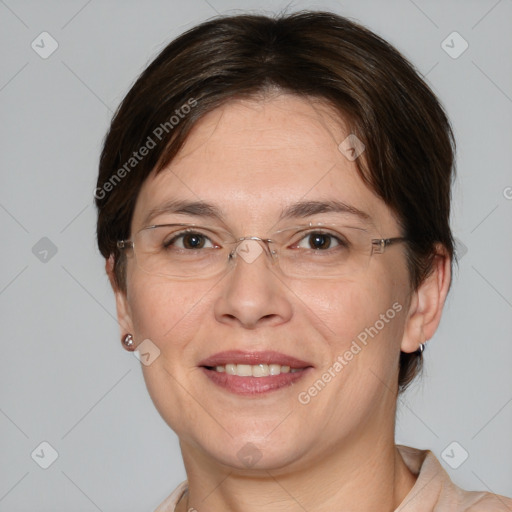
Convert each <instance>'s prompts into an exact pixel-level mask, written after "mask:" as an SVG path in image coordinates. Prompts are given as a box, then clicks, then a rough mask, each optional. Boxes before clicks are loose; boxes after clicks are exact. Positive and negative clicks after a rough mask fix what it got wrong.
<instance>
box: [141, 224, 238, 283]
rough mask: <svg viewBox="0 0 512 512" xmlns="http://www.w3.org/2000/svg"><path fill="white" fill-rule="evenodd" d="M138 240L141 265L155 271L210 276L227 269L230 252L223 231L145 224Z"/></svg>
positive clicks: (163, 273) (198, 276)
mask: <svg viewBox="0 0 512 512" xmlns="http://www.w3.org/2000/svg"><path fill="white" fill-rule="evenodd" d="M134 242H135V243H134V249H135V258H136V260H137V265H138V266H139V267H140V268H141V269H142V270H144V271H145V272H147V273H149V274H152V275H160V276H168V277H177V278H202V277H209V276H212V275H214V274H216V273H218V272H220V271H222V270H223V268H224V266H225V263H226V261H227V259H228V254H229V249H227V245H228V242H229V241H228V240H226V237H225V236H223V235H222V234H221V233H219V232H217V231H213V230H210V229H208V228H203V227H196V226H185V225H181V224H179V225H178V224H172V225H161V226H151V227H148V228H145V229H143V230H141V231H139V232H138V233H137V235H136V237H135V241H134Z"/></svg>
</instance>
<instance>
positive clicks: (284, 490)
mask: <svg viewBox="0 0 512 512" xmlns="http://www.w3.org/2000/svg"><path fill="white" fill-rule="evenodd" d="M453 146H454V144H453V137H452V132H451V129H450V125H449V122H448V120H447V118H446V115H445V113H444V111H443V109H442V107H441V106H440V104H439V102H438V101H437V99H436V98H435V96H434V95H433V94H432V92H431V91H430V90H429V88H428V87H427V86H426V85H425V83H424V82H423V81H422V80H421V78H419V77H418V75H417V74H416V72H415V71H414V70H413V68H412V67H411V65H410V64H409V63H407V61H406V60H405V59H404V58H403V57H402V56H401V55H400V54H399V53H398V52H397V51H396V50H395V49H394V48H392V47H391V46H390V45H388V44H387V43H386V42H384V41H383V40H382V39H380V38H379V37H377V36H376V35H375V34H373V33H371V32H370V31H368V30H367V29H365V28H363V27H361V26H358V25H356V24H354V23H352V22H350V21H348V20H346V19H344V18H341V17H339V16H336V15H334V14H329V13H321V12H303V13H297V14H293V15H291V16H283V17H279V18H277V19H272V18H267V17H264V16H235V17H227V18H219V19H215V20H213V21H210V22H207V23H204V24H202V25H200V26H198V27H196V28H194V29H192V30H190V31H188V32H187V33H185V34H184V35H182V36H181V37H179V38H178V39H176V40H175V41H173V42H172V43H171V44H170V45H169V46H167V47H166V48H165V49H164V50H163V51H162V52H161V54H160V55H159V56H158V57H157V58H156V59H155V61H154V62H153V63H152V64H151V65H150V66H149V67H148V68H147V70H146V71H145V72H144V73H143V74H142V75H141V77H140V78H139V79H138V81H137V82H136V83H135V85H134V86H133V87H132V89H131V90H130V92H129V93H128V95H127V96H126V98H125V99H124V101H123V102H122V104H121V106H120V108H119V110H118V112H117V113H116V115H115V117H114V120H113V122H112V125H111V128H110V131H109V133H108V135H107V138H106V140H105V144H104V148H103V152H102V155H101V162H100V172H99V178H98V188H97V190H96V194H95V195H96V200H97V206H98V212H99V216H98V243H99V247H100V250H101V252H102V254H103V256H104V257H105V258H106V270H107V273H108V275H109V277H110V280H111V284H112V286H113V289H114V292H115V296H116V304H117V312H118V318H119V323H120V326H121V329H122V341H123V344H124V346H125V348H126V349H127V350H138V354H139V357H140V359H141V362H142V363H143V372H144V377H145V381H146V384H147V387H148V390H149V393H150V395H151V398H152V400H153V402H154V404H155V406H156V408H157V409H158V411H159V412H160V414H161V416H162V417H163V419H164V420H165V421H166V422H167V423H168V424H169V426H170V427H171V428H172V429H173V430H174V431H175V432H176V433H177V435H178V436H179V439H180V446H181V450H182V455H183V460H184V464H185V469H186V472H187V477H188V478H187V482H184V483H183V484H182V485H180V486H179V487H178V489H176V490H175V491H174V492H173V493H172V494H171V496H169V498H168V499H167V500H166V501H165V502H164V503H162V504H161V505H160V507H159V508H158V509H157V510H158V511H160V512H162V511H165V512H167V511H173V510H176V511H178V512H182V511H190V510H197V511H199V512H201V511H203V510H204V511H206V510H208V511H217V510H218V511H226V510H232V511H236V510H243V511H245V512H247V511H251V510H287V511H289V510H308V511H324V510H325V511H326V510H330V511H331V510H361V511H366V510H368V511H369V510H372V511H373V510H379V511H393V510H399V511H432V510H436V511H439V510H443V511H444V510H450V511H452V510H453V511H462V510H469V508H470V507H471V510H472V511H478V510H482V511H489V510H500V511H501V510H503V511H505V510H512V500H510V499H507V498H504V497H502V496H497V495H492V494H489V493H484V492H481V493H480V492H465V491H462V490H460V489H459V488H457V487H456V486H455V485H454V484H453V483H452V482H450V480H449V477H448V475H447V474H446V473H445V472H444V470H443V469H442V467H441V465H440V464H439V462H438V461H437V459H436V458H435V457H434V455H433V454H432V453H431V452H430V451H420V450H415V449H413V448H407V447H403V446H396V445H395V443H394V426H395V411H396V400H397V396H398V394H399V393H400V392H402V391H403V390H404V389H405V388H406V387H407V385H408V384H410V382H411V381H412V380H413V378H414V377H415V376H416V374H417V373H418V371H419V370H420V369H421V362H422V352H423V350H424V348H425V342H426V341H427V340H428V339H430V338H431V337H432V336H433V334H434V332H435V331H436V328H437V326H438V325H439V321H440V317H441V312H442V309H443V305H444V301H445V298H446V295H447V293H448V289H449V286H450V276H451V261H452V258H453V239H452V234H451V231H450V226H449V215H450V185H451V181H452V168H453V149H454V148H453Z"/></svg>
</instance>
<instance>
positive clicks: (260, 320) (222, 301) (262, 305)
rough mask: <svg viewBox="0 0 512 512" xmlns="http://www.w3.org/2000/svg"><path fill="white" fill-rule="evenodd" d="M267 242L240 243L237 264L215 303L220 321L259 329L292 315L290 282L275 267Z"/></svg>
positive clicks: (280, 321) (275, 323)
mask: <svg viewBox="0 0 512 512" xmlns="http://www.w3.org/2000/svg"><path fill="white" fill-rule="evenodd" d="M263 244H264V242H263V241H262V240H261V239H257V238H248V239H244V240H242V241H241V242H240V243H239V244H238V246H237V248H236V251H235V253H234V254H233V257H234V259H235V262H234V263H235V265H233V267H232V268H231V271H230V272H229V273H228V274H227V275H226V276H225V278H224V280H223V283H224V288H223V290H222V293H221V295H220V296H219V297H218V299H217V301H216V303H215V317H216V319H217V321H219V322H221V323H224V324H232V325H240V326H243V327H244V328H246V329H255V328H257V327H258V326H260V325H261V326H262V325H266V326H272V325H279V324H282V323H285V322H287V321H288V320H290V318H291V317H292V314H293V309H292V304H291V303H290V301H289V297H288V295H287V289H286V286H285V285H284V284H283V282H282V278H281V277H280V276H279V275H277V272H276V271H275V270H274V269H273V268H272V267H273V263H272V260H271V259H270V258H268V257H267V254H266V253H267V252H268V251H267V250H265V249H264V248H263V247H264V245H263Z"/></svg>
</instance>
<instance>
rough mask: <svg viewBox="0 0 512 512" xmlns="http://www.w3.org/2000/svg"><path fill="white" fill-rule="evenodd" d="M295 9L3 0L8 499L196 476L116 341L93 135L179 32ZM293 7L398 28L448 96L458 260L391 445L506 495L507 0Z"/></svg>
mask: <svg viewBox="0 0 512 512" xmlns="http://www.w3.org/2000/svg"><path fill="white" fill-rule="evenodd" d="M287 5H289V4H288V2H285V1H278V0H275V1H272V0H257V1H256V0H250V1H247V2H241V1H240V0H238V1H235V0H233V1H230V0H208V1H206V0H187V1H186V2H177V1H175V2H170V1H151V2H144V3H143V2H134V1H123V2H121V1H118V2H113V1H100V0H90V1H85V0H79V1H66V2H63V1H49V2H40V1H15V0H5V1H0V39H1V44H0V58H1V77H0V112H1V119H2V123H1V125H0V144H1V151H0V158H1V187H0V222H1V226H2V230H1V233H2V244H1V248H2V250H1V251H0V262H1V266H0V268H1V276H0V312H1V326H2V340H1V343H2V345H1V354H2V356H1V358H0V375H1V382H0V386H1V387H0V389H1V391H0V433H1V446H2V451H1V455H0V460H1V470H0V472H1V473H0V511H9V512H15V511H22V510H23V511H29V510H30V511H52V512H57V511H97V510H100V511H104V512H107V511H142V510H148V511H149V510H153V509H154V508H155V506H156V505H157V504H158V503H159V502H160V501H161V500H162V499H163V498H164V497H165V496H167V495H168V494H169V492H170V491H171V490H172V489H173V488H174V486H175V485H176V484H177V483H178V482H180V481H181V480H182V479H184V476H185V475H184V471H183V466H182V462H181V458H180V454H179V450H178V443H177V439H176V437H175V435H174V433H173V432H172V431H171V430H170V429H169V428H168V427H167V425H166V424H165V423H164V422H163V421H162V420H161V418H160V416H159V415H158V413H157V412H156V410H155V409H154V407H153V404H152V402H151V400H150V398H149V396H148V394H147V392H146V389H145V385H144V382H143V379H142V374H141V370H140V363H139V362H138V361H137V360H136V359H135V358H134V357H133V356H132V355H131V354H128V353H127V352H125V351H123V350H122V348H121V345H120V342H119V336H120V335H119V329H118V326H117V323H116V320H115V308H114V300H113V295H112V293H111V290H110V288H109V284H108V281H107V278H106V276H105V274H104V270H103V261H102V259H101V257H100V255H99V253H98V250H97V249H96V245H95V238H94V234H95V210H94V207H93V190H94V187H95V177H96V168H97V161H98V155H99V151H100V146H101V140H102V138H103V136H104V133H105V131H106V129H107V127H108V123H109V119H110V118H111V115H112V112H113V110H114V109H115V108H116V107H117V105H118V103H119V102H120V100H121V99H122V98H123V95H124V94H125V93H126V92H127V90H128V88H129V87H130V84H131V83H133V81H134V79H135V77H136V76H137V75H138V74H139V73H140V71H141V70H142V69H143V68H144V67H145V66H146V65H147V64H148V62H149V61H150V60H151V59H152V58H153V57H154V56H155V55H156V54H157V53H158V51H159V50H160V49H161V48H162V47H163V46H164V45H165V44H166V43H167V42H169V41H170V40H171V39H172V38H174V37H175V36H177V35H178V34H179V33H181V32H182V31H183V30H185V29H187V28H189V27H191V26H193V25H194V24H196V23H198V22H200V21H202V20H205V19H207V18H210V17H212V16H214V15H216V14H217V13H228V12H233V11H234V10H239V9H244V10H258V11H261V10H264V11H267V12H274V11H276V10H281V9H283V8H284V7H286V6H287ZM301 8H324V9H329V10H333V11H335V12H337V13H340V14H343V15H346V16H349V17H353V18H355V19H356V20H359V21H361V22H362V23H363V24H365V25H367V26H369V27H370V28H371V29H373V30H374V31H376V32H377V33H379V34H381V35H382V36H384V37H385V38H387V39H388V40H389V41H390V42H391V43H393V44H395V45H396V46H397V47H398V48H399V49H400V50H401V51H402V52H403V53H404V54H405V55H406V56H407V57H408V58H410V59H411V60H412V62H413V63H414V64H415V65H416V66H417V68H418V70H419V71H420V72H421V73H422V74H424V75H426V77H427V80H428V82H429V83H430V85H431V86H432V87H433V89H434V91H435V92H436V93H437V94H438V95H439V96H440V98H441V100H442V101H443V103H444V104H445V105H446V107H447V110H448V112H449V115H450V117H451V119H452V121H453V125H454V128H455V132H456V136H457V139H458V173H459V174H458V181H457V184H456V187H455V192H454V216H453V228H454V231H455V234H456V236H457V238H458V239H459V246H460V249H461V254H462V258H461V261H460V266H459V270H458V271H457V272H456V275H455V278H454V282H453V287H452V290H451V294H450V297H449V300H448V304H447V307H446V311H445V315H444V319H443V321H442V325H441V327H440V329H439V331H438V333H437V334H436V336H435V337H434V338H433V340H432V341H431V342H430V343H429V344H428V349H427V351H426V355H425V359H426V371H425V374H424V377H423V379H422V380H420V381H418V382H417V383H416V384H415V385H414V386H413V388H412V389H411V390H410V391H409V392H408V393H407V395H406V396H404V397H403V398H402V399H401V404H400V411H399V414H398V427H397V442H399V443H403V444H408V445H411V446H416V447H420V448H429V449H431V450H432V451H433V452H434V453H435V454H436V456H437V457H438V458H439V459H440V460H441V461H442V463H443V465H444V466H445V467H446V469H447V470H448V472H449V473H450V475H451V477H452V478H453V480H454V481H455V482H456V483H457V484H459V485H460V486H462V487H465V488H467V489H478V490H490V491H493V492H496V493H500V494H505V495H512V463H511V461H512V435H511V433H512V428H511V427H512V372H511V362H512V314H511V313H512V310H511V308H512V272H511V270H510V263H511V261H512V258H511V256H512V237H511V236H510V233H511V229H510V228H511V220H512V216H511V213H512V188H511V187H512V173H511V158H510V154H511V153H510V144H511V141H512V139H511V135H512V134H511V132H512V129H511V126H512V124H511V122H510V121H511V112H512V59H511V58H510V55H511V49H512V30H511V21H512V0H501V1H496V0H479V1H462V0H461V1H454V0H452V1H427V0H415V1H412V0H401V1H387V2H378V1H376V0H374V1H356V0H352V1H339V2H335V1H325V2H311V1H297V2H295V3H293V4H291V6H290V10H296V9H301ZM43 31H47V32H49V33H50V34H51V36H52V37H53V38H54V39H55V40H56V41H57V42H58V45H59V46H58V49H57V50H56V51H55V52H54V53H53V54H52V55H51V56H49V57H48V58H47V59H43V58H41V57H40V56H39V54H38V53H36V51H34V50H33V49H32V47H31V43H32V41H34V40H35V41H36V43H37V42H38V41H39V45H40V46H42V43H41V42H40V38H38V36H39V34H40V33H41V32H43ZM453 31H457V32H458V33H459V34H460V35H461V36H462V37H463V38H464V39H465V40H466V41H467V42H468V44H469V47H468V49H467V50H466V51H465V52H464V53H462V55H460V56H459V57H458V58H452V57H451V56H450V55H448V54H447V53H446V51H445V49H446V44H448V45H449V46H452V47H453V48H452V49H451V51H452V53H453V52H458V51H459V50H460V49H461V48H462V46H461V44H462V42H461V40H458V39H453V37H452V38H451V39H448V42H447V43H445V49H443V47H442V45H441V43H442V41H444V40H445V39H446V38H447V36H448V35H449V34H451V33H452V32H453ZM45 41H46V42H45V43H44V46H45V48H46V50H48V48H50V45H49V40H45ZM43 237H47V238H48V239H49V240H51V243H52V244H53V245H54V246H55V248H53V246H51V245H50V244H49V242H48V240H43V241H40V239H42V238H43ZM34 246H35V248H34ZM52 248H53V252H54V251H55V249H56V250H57V252H56V253H55V254H53V252H52ZM45 250H47V251H48V252H47V253H45V252H44V251H45ZM465 251H467V253H465V254H464V252H465ZM42 441H47V442H48V443H50V445H51V446H52V447H53V448H54V449H55V450H56V451H57V452H58V458H57V459H56V460H55V462H54V463H53V464H52V465H51V466H50V467H49V468H48V469H46V470H45V469H42V468H41V467H40V466H39V465H38V464H37V463H36V462H35V461H34V460H33V458H31V453H32V452H33V451H34V450H35V449H36V448H37V449H38V450H36V453H39V457H38V456H37V455H35V456H34V459H35V460H36V461H38V463H44V462H45V459H46V462H49V461H50V459H49V457H50V452H49V451H48V449H44V447H43V451H42V452H41V448H38V447H39V445H40V443H41V442H42ZM454 441H456V442H457V443H459V445H460V447H459V446H458V445H456V446H455V448H454V450H453V451H451V448H453V446H452V447H451V448H450V449H448V453H449V456H450V457H449V458H447V459H446V460H445V459H443V457H442V453H443V451H444V450H445V448H446V447H447V446H449V445H450V443H452V442H454ZM462 450H465V451H467V452H468V454H469V457H468V458H467V460H465V461H464V462H463V463H462V464H461V465H460V466H459V467H458V468H457V469H452V468H451V467H450V465H449V464H448V463H447V462H446V461H447V460H448V461H449V462H450V463H451V465H454V462H455V463H458V462H460V461H461V460H462V458H463V455H464V452H463V451H462Z"/></svg>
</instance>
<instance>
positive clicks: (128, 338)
mask: <svg viewBox="0 0 512 512" xmlns="http://www.w3.org/2000/svg"><path fill="white" fill-rule="evenodd" d="M122 341H123V345H124V347H125V348H126V349H127V350H133V349H134V348H135V347H134V342H133V336H132V335H131V334H126V335H125V337H124V338H123V340H122Z"/></svg>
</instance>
